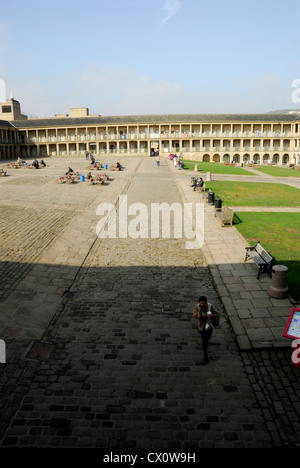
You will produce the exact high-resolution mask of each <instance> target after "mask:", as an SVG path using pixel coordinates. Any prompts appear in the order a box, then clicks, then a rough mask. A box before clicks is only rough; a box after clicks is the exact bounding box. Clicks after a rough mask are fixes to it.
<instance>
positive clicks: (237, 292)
mask: <svg viewBox="0 0 300 468" xmlns="http://www.w3.org/2000/svg"><path fill="white" fill-rule="evenodd" d="M169 167H170V170H171V171H172V172H173V174H174V175H175V176H176V181H177V184H178V187H179V190H180V191H181V193H182V196H183V198H184V199H186V200H187V201H195V202H202V201H203V198H202V196H201V194H200V193H199V192H194V191H193V190H192V189H191V188H190V186H189V185H190V180H191V179H190V177H191V175H192V174H191V173H189V174H187V173H186V172H185V171H178V169H176V168H174V165H173V164H172V162H169ZM252 172H255V173H256V174H258V175H259V176H260V175H261V173H259V172H258V171H253V170H252ZM264 176H265V175H264V174H263V178H264ZM212 177H213V178H214V179H215V180H218V179H220V180H221V179H222V176H221V177H220V176H219V177H218V175H214V174H213V176H212ZM269 177H270V176H269ZM238 179H239V180H243V176H239V177H238ZM253 179H254V177H252V179H251V180H253ZM227 180H228V178H227ZM258 180H259V179H258ZM253 181H257V178H255V180H253ZM284 181H285V183H290V182H291V181H290V180H289V179H288V178H286V179H285V180H284ZM272 182H276V180H275V178H273V177H272ZM281 182H282V178H281ZM206 183H207V185H209V182H206ZM292 183H294V184H296V185H297V184H298V187H299V188H300V183H299V182H298V180H293V181H292ZM230 208H231V209H233V210H234V211H236V212H238V211H252V212H257V211H263V212H265V211H269V212H278V211H282V212H296V213H300V208H291V209H288V208H284V209H277V208H265V207H259V208H258V207H230ZM248 245H249V244H248V243H247V242H246V241H245V239H244V238H243V237H242V236H241V235H240V234H239V232H238V231H237V229H236V228H235V227H234V226H233V227H225V228H222V229H221V228H220V221H219V219H218V218H216V217H215V216H214V207H213V206H210V205H208V204H207V203H205V246H204V249H203V252H204V255H205V258H206V261H207V263H208V265H209V268H210V271H211V274H212V277H213V280H214V283H215V285H216V288H217V291H218V293H219V295H220V297H221V298H222V302H223V305H224V307H225V310H226V312H227V315H228V317H229V318H230V322H231V325H232V327H233V329H234V332H235V335H236V337H237V340H238V343H239V346H240V349H242V350H247V349H251V348H269V347H275V348H278V347H280V346H283V347H286V345H287V342H286V338H283V337H282V333H283V330H284V328H285V325H286V323H287V318H288V317H289V315H290V312H291V310H292V308H293V307H294V306H295V304H296V303H295V301H294V300H293V299H292V298H290V297H289V298H287V299H275V298H272V297H271V296H270V294H269V288H270V285H271V279H270V278H269V277H268V276H267V275H263V276H261V278H260V279H259V280H258V279H257V268H256V266H255V265H254V264H253V262H251V261H250V262H249V261H248V262H245V261H244V259H245V247H246V246H248Z"/></svg>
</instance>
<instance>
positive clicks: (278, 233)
mask: <svg viewBox="0 0 300 468" xmlns="http://www.w3.org/2000/svg"><path fill="white" fill-rule="evenodd" d="M234 225H235V227H236V229H237V230H238V231H239V232H240V233H241V234H242V236H243V237H244V238H245V239H246V240H247V242H248V243H249V245H255V244H256V242H257V241H258V240H260V242H261V244H262V246H263V247H264V248H265V249H266V250H267V251H268V252H269V253H271V255H273V256H274V257H275V264H277V265H285V266H287V267H288V269H289V273H288V286H289V292H290V294H291V296H292V297H293V299H295V300H296V301H299V300H300V249H299V245H300V214H299V213H244V212H238V213H235V217H234Z"/></svg>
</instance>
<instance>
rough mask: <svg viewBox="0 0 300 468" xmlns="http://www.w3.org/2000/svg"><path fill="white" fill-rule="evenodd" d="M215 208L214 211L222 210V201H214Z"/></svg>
mask: <svg viewBox="0 0 300 468" xmlns="http://www.w3.org/2000/svg"><path fill="white" fill-rule="evenodd" d="M215 208H216V210H221V209H222V200H221V198H217V199H216V201H215Z"/></svg>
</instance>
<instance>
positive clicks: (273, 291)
mask: <svg viewBox="0 0 300 468" xmlns="http://www.w3.org/2000/svg"><path fill="white" fill-rule="evenodd" d="M287 279H288V267H286V266H284V265H275V266H273V268H272V283H271V286H270V288H269V294H270V296H271V297H275V298H276V299H284V298H286V297H288V284H287Z"/></svg>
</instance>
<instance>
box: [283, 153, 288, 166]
mask: <svg viewBox="0 0 300 468" xmlns="http://www.w3.org/2000/svg"><path fill="white" fill-rule="evenodd" d="M289 160H290V157H289V155H288V154H284V155H283V158H282V164H288V163H289Z"/></svg>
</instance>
